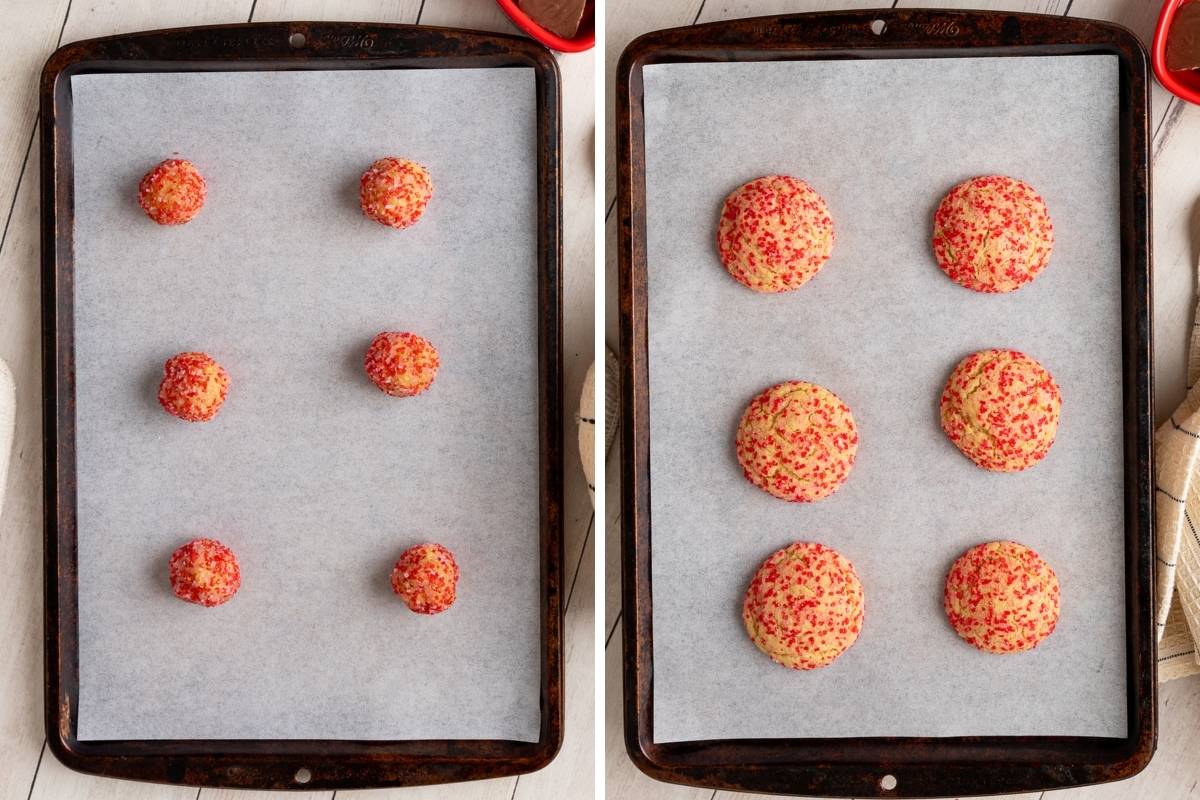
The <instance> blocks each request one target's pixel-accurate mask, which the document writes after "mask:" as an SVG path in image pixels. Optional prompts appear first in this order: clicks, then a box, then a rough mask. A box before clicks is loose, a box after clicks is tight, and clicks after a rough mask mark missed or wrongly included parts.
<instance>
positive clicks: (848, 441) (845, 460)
mask: <svg viewBox="0 0 1200 800" xmlns="http://www.w3.org/2000/svg"><path fill="white" fill-rule="evenodd" d="M734 448H735V450H736V452H737V459H738V463H739V464H741V465H742V471H743V474H744V475H745V476H746V480H748V481H750V482H751V483H753V484H754V485H755V486H757V487H758V488H760V489H762V490H763V491H765V492H767V493H769V494H772V495H774V496H775V497H778V498H780V499H781V500H788V501H791V502H797V503H808V502H812V501H814V500H820V499H821V498H823V497H828V496H829V495H831V494H833V493H834V492H835V491H837V489H838V487H840V486H841V485H842V484H843V483H844V482H845V481H846V478H847V476H848V475H849V474H850V469H851V467H853V466H854V456H855V453H856V452H857V451H858V428H857V426H856V425H855V423H854V417H853V416H852V415H851V414H850V408H849V407H848V406H847V405H846V404H845V403H843V402H842V401H841V399H840V398H839V397H838V396H837V395H835V394H834V393H833V392H831V391H829V390H828V389H826V388H824V387H821V386H817V385H816V384H814V383H807V382H805V381H788V382H787V383H781V384H778V385H776V386H772V387H771V388H769V389H767V390H766V391H764V392H762V393H761V394H759V395H758V396H757V397H755V398H754V399H753V400H752V401H751V402H750V405H749V407H747V408H746V411H745V413H744V414H742V421H741V423H740V424H739V425H738V430H737V436H736V437H735V439H734Z"/></svg>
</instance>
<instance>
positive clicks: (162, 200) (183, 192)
mask: <svg viewBox="0 0 1200 800" xmlns="http://www.w3.org/2000/svg"><path fill="white" fill-rule="evenodd" d="M207 193H208V187H207V186H205V184H204V176H203V175H201V174H200V170H198V169H196V166H195V165H194V164H192V162H190V161H184V160H183V159H182V158H171V159H167V160H166V161H164V162H162V163H161V164H159V165H158V166H157V167H155V168H154V169H152V170H150V171H149V172H147V173H146V175H145V177H144V178H142V182H141V183H139V184H138V203H139V204H140V205H141V207H142V210H143V211H145V212H146V216H148V217H150V219H152V220H154V221H155V222H157V223H158V224H159V225H182V224H184V223H185V222H188V221H190V220H191V219H192V217H194V216H196V215H197V214H199V213H200V209H201V208H203V207H204V197H205V195H206V194H207Z"/></svg>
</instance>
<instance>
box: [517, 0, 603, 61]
mask: <svg viewBox="0 0 1200 800" xmlns="http://www.w3.org/2000/svg"><path fill="white" fill-rule="evenodd" d="M496 3H497V4H498V5H499V6H500V8H502V9H503V10H504V13H505V14H508V16H510V17H511V18H512V21H513V22H515V23H517V27H518V28H520V29H521V30H523V31H525V33H527V34H529V35H530V36H532V37H533V38H534V39H537V40H538V41H539V42H541V43H542V44H544V45H546V47H549V48H550V49H551V50H558V51H559V52H562V53H578V52H580V51H583V50H590V49H591V48H592V47H593V46H594V45H595V44H596V4H595V2H594V0H589V2H588V4H587V7H586V8H585V9H584V10H583V19H582V20H581V21H580V23H579V32H578V33H576V34H575V36H574V38H571V39H564V38H562V37H561V36H558V35H557V34H554V33H551V32H550V31H548V30H546V29H545V28H543V27H542V26H541V25H538V24H537V23H536V22H534V21H533V19H532V18H531V17H530V16H529V15H528V14H526V13H525V12H524V11H522V10H521V8H520V6H518V5H517V3H516V0H496Z"/></svg>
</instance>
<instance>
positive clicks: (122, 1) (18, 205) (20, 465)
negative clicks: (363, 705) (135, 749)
mask: <svg viewBox="0 0 1200 800" xmlns="http://www.w3.org/2000/svg"><path fill="white" fill-rule="evenodd" d="M3 11H4V13H3V15H2V16H3V22H2V23H0V221H3V222H2V224H3V229H2V230H3V233H2V234H0V237H2V238H0V358H3V359H4V360H5V361H7V362H8V364H9V366H10V367H11V368H12V371H13V373H14V376H15V378H16V383H17V433H16V442H15V446H14V450H13V461H12V466H11V468H10V472H9V476H8V487H7V497H6V501H5V504H4V512H3V517H2V518H0V587H2V589H0V800H30V799H31V798H32V799H34V800H74V799H76V798H96V799H97V800H103V799H105V798H112V800H233V798H239V799H240V798H251V797H254V796H265V795H266V793H256V792H241V791H226V790H215V789H203V790H197V789H194V788H171V787H164V786H157V785H153V784H139V783H130V782H127V781H116V780H110V779H104V778H93V777H89V776H85V775H81V774H78V773H74V772H71V771H70V770H68V769H66V768H65V767H63V766H62V765H61V764H59V762H58V760H57V759H56V758H55V757H54V756H53V754H51V753H50V752H49V751H48V750H47V748H46V746H45V736H44V733H43V729H42V522H41V519H42V498H41V492H42V480H41V464H42V446H41V424H42V420H41V380H40V377H39V375H40V359H41V356H40V354H39V333H38V331H39V325H40V314H39V310H38V271H39V248H38V174H39V172H38V164H39V158H38V150H37V147H36V146H35V142H36V139H35V135H36V131H37V119H36V118H37V103H38V98H37V85H38V76H39V74H40V72H41V67H42V64H43V62H45V60H46V58H47V57H48V56H49V55H50V53H51V52H53V50H54V49H55V48H56V47H57V46H58V45H59V44H63V43H66V42H72V41H76V40H78V39H88V38H92V37H95V36H107V35H111V34H117V33H130V32H134V31H139V30H149V29H154V28H171V27H180V26H185V25H206V24H217V23H231V22H246V21H248V20H249V21H252V22H264V21H278V20H352V21H359V22H390V23H417V22H420V23H423V24H429V25H446V26H454V27H464V28H479V29H483V30H497V31H505V32H516V28H515V27H514V26H513V25H512V24H511V23H510V22H509V21H508V18H507V17H505V16H504V15H503V14H502V13H501V12H500V11H499V9H498V8H497V6H496V5H495V4H494V3H493V2H490V1H489V0H432V2H428V3H426V2H423V0H188V2H158V0H11V2H6V3H4V9H3ZM559 68H560V70H561V72H562V80H563V92H562V94H563V154H564V156H563V162H564V190H563V199H564V245H565V247H564V250H565V263H564V276H565V281H564V331H563V333H564V337H565V349H564V352H565V360H564V367H565V398H566V399H565V408H564V412H565V414H564V416H565V417H566V424H565V440H566V445H567V446H566V453H565V455H564V461H565V464H566V476H565V484H566V504H565V509H564V515H563V518H564V521H565V530H566V556H567V557H566V562H565V574H566V578H567V592H568V594H567V608H566V625H565V631H566V674H567V685H566V738H565V742H564V745H563V749H562V751H561V753H560V754H559V756H558V758H557V759H556V760H555V761H554V762H553V763H552V764H551V765H550V766H549V767H547V768H546V769H544V770H542V771H540V772H537V773H533V774H531V775H526V776H521V777H519V778H506V779H500V780H494V781H481V782H477V783H468V784H459V785H454V786H440V787H429V788H417V789H397V790H378V791H364V792H337V793H336V794H337V796H339V797H342V798H350V797H362V798H370V800H388V799H390V798H404V799H405V800H419V799H420V798H439V799H440V798H447V800H513V798H528V800H535V799H538V800H540V799H542V798H545V799H550V798H554V799H555V800H557V799H558V798H568V797H569V798H586V797H591V795H592V785H593V779H594V754H593V734H592V731H593V726H594V720H595V714H594V708H593V706H594V703H593V692H592V687H593V685H594V659H595V646H594V641H595V640H594V635H593V631H594V608H593V606H594V603H593V586H594V582H595V575H594V570H593V566H592V565H593V561H594V559H593V555H592V552H593V550H592V546H591V534H592V527H593V522H594V515H593V512H592V506H591V502H590V501H589V499H588V493H587V486H586V483H585V480H584V477H583V473H582V471H581V470H580V468H579V455H578V450H577V444H576V441H577V438H576V432H575V421H574V419H575V409H576V407H577V402H578V397H579V391H580V387H581V386H582V384H583V377H584V374H585V373H586V372H587V369H588V366H589V365H590V364H591V361H592V354H593V347H592V341H593V330H594V325H593V319H594V312H593V308H594V304H593V296H594V290H595V269H594V266H593V265H594V263H595V261H594V238H595V232H594V227H595V226H594V219H595V217H594V211H593V192H594V189H593V187H594V167H593V163H594V162H593V157H592V142H593V129H594V126H595V106H594V103H593V100H592V98H593V96H594V89H593V87H594V78H593V75H594V69H593V54H592V53H591V52H588V53H582V54H576V55H565V56H561V57H560V58H559ZM334 794H335V793H333V792H307V793H302V794H300V795H296V796H300V797H314V798H332V797H333V796H334Z"/></svg>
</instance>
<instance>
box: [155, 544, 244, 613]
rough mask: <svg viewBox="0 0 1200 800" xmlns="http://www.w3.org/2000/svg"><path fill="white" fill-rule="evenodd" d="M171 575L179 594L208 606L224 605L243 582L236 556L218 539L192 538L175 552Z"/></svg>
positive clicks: (190, 600) (171, 564) (185, 598)
mask: <svg viewBox="0 0 1200 800" xmlns="http://www.w3.org/2000/svg"><path fill="white" fill-rule="evenodd" d="M170 575H171V591H173V592H175V596H176V597H178V598H179V599H180V600H186V601H188V602H189V603H197V604H199V605H202V606H206V607H212V606H219V605H221V603H224V602H225V601H226V600H228V599H229V598H231V597H233V596H234V595H235V594H237V590H238V587H240V586H241V585H242V572H241V569H240V568H239V567H238V562H237V557H236V556H234V554H233V551H232V550H230V549H229V548H228V547H226V546H225V545H223V544H221V543H220V542H218V541H217V540H216V539H193V540H192V541H190V542H188V543H187V544H185V545H184V546H183V547H181V548H179V549H178V550H176V551H175V552H174V553H172V554H171V563H170Z"/></svg>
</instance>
